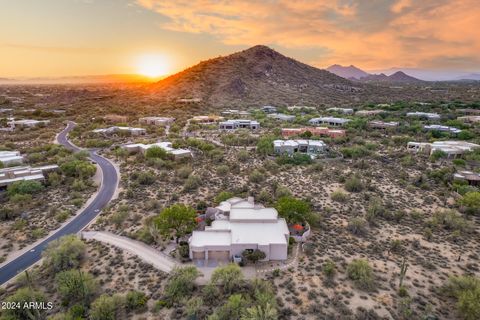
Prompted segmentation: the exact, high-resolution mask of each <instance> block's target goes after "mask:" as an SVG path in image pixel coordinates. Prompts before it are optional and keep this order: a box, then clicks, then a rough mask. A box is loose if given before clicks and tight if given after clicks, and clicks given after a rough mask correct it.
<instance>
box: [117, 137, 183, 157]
mask: <svg viewBox="0 0 480 320" xmlns="http://www.w3.org/2000/svg"><path fill="white" fill-rule="evenodd" d="M151 147H159V148H162V149H163V150H165V151H166V152H167V154H170V155H172V156H173V158H174V159H175V160H177V159H181V158H191V157H192V152H191V151H190V150H188V149H175V148H173V147H172V143H171V142H168V141H163V142H156V143H151V144H143V143H131V144H125V145H123V146H121V148H122V149H123V150H126V151H127V152H129V153H141V154H145V153H146V152H147V150H148V149H150V148H151Z"/></svg>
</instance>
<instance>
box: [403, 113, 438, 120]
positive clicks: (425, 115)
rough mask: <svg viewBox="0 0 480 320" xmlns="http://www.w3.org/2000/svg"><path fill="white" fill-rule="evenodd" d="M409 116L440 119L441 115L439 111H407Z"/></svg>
mask: <svg viewBox="0 0 480 320" xmlns="http://www.w3.org/2000/svg"><path fill="white" fill-rule="evenodd" d="M407 117H415V118H426V119H429V120H438V119H440V115H439V114H438V113H431V112H418V111H415V112H407Z"/></svg>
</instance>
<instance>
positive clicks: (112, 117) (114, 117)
mask: <svg viewBox="0 0 480 320" xmlns="http://www.w3.org/2000/svg"><path fill="white" fill-rule="evenodd" d="M103 120H105V121H107V122H110V123H125V122H127V121H128V118H127V116H122V115H119V114H107V115H106V116H104V117H103Z"/></svg>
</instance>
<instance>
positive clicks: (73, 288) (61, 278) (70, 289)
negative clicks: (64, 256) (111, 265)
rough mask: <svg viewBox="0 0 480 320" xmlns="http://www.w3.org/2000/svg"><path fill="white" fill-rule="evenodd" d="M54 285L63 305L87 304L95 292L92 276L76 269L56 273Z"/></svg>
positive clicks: (95, 284)
mask: <svg viewBox="0 0 480 320" xmlns="http://www.w3.org/2000/svg"><path fill="white" fill-rule="evenodd" d="M55 284H56V287H57V292H58V293H59V294H60V297H61V298H62V301H63V303H64V304H71V303H75V302H82V303H84V304H87V303H88V302H89V301H90V299H91V298H92V296H93V295H94V294H95V292H96V290H97V283H96V281H95V279H94V278H93V276H92V275H91V274H90V273H88V272H83V271H80V270H76V269H70V270H66V271H62V272H60V273H57V275H56V276H55Z"/></svg>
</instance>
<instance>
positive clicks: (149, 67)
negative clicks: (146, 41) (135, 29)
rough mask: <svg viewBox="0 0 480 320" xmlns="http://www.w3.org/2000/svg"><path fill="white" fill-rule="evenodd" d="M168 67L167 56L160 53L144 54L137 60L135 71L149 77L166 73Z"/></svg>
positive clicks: (168, 70) (168, 69)
mask: <svg viewBox="0 0 480 320" xmlns="http://www.w3.org/2000/svg"><path fill="white" fill-rule="evenodd" d="M170 67H171V66H170V63H169V61H168V58H167V57H166V56H165V55H161V54H145V55H142V56H140V57H139V58H138V60H137V73H138V74H141V75H143V76H146V77H150V78H158V77H162V76H165V75H167V74H168V73H169V72H170V71H171V70H170Z"/></svg>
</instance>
